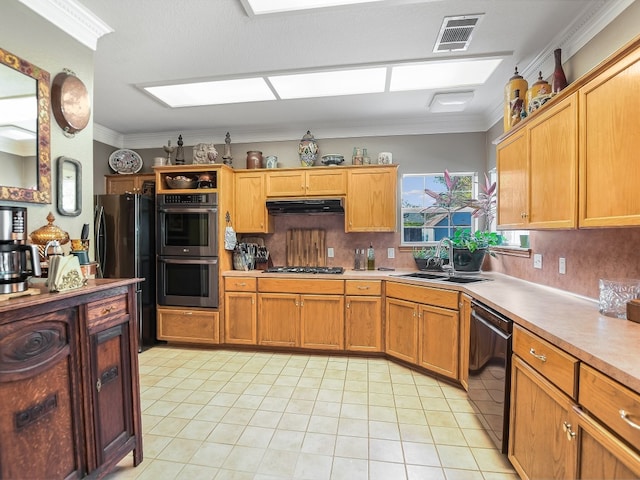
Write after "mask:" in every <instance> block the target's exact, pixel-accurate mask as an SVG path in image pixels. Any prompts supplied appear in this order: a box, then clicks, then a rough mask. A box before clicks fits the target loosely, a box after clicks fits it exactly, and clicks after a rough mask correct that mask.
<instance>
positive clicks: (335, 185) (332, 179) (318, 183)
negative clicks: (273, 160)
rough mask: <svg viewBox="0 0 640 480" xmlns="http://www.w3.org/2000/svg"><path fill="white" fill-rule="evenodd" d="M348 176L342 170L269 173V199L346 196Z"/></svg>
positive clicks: (334, 168) (267, 175)
mask: <svg viewBox="0 0 640 480" xmlns="http://www.w3.org/2000/svg"><path fill="white" fill-rule="evenodd" d="M346 190H347V174H346V172H345V171H344V170H343V169H341V168H336V167H332V168H326V169H324V168H317V169H316V168H314V169H292V170H282V171H269V172H267V173H266V196H267V197H300V196H307V195H308V196H326V195H344V194H345V193H346Z"/></svg>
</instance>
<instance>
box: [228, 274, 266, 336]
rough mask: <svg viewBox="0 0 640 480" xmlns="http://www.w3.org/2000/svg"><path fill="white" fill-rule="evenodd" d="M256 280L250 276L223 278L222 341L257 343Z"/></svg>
mask: <svg viewBox="0 0 640 480" xmlns="http://www.w3.org/2000/svg"><path fill="white" fill-rule="evenodd" d="M257 283H258V282H257V280H256V279H255V278H252V277H227V278H225V279H224V289H225V294H224V305H225V308H224V343H230V344H235V345H256V344H257V343H258V333H257V329H258V302H257V299H258V296H257V294H256V286H257Z"/></svg>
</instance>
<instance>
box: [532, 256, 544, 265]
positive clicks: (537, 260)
mask: <svg viewBox="0 0 640 480" xmlns="http://www.w3.org/2000/svg"><path fill="white" fill-rule="evenodd" d="M533 268H542V254H541V253H535V254H534V255H533Z"/></svg>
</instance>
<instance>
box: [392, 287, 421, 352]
mask: <svg viewBox="0 0 640 480" xmlns="http://www.w3.org/2000/svg"><path fill="white" fill-rule="evenodd" d="M386 320H387V324H386V330H385V352H387V354H388V355H391V356H392V357H396V358H399V359H400V360H404V361H406V362H410V363H417V362H418V307H417V305H416V304H415V303H414V302H408V301H406V300H399V299H396V298H387V308H386Z"/></svg>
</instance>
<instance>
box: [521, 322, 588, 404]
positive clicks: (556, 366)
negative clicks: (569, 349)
mask: <svg viewBox="0 0 640 480" xmlns="http://www.w3.org/2000/svg"><path fill="white" fill-rule="evenodd" d="M513 353H515V354H516V355H518V356H519V357H520V358H522V359H523V360H524V361H525V362H527V363H528V364H529V365H531V366H532V367H533V368H534V369H535V370H537V371H538V372H540V373H541V374H542V375H544V376H545V377H546V378H547V379H548V380H549V381H551V382H552V383H553V384H555V385H556V386H557V387H558V388H560V390H562V391H563V392H564V393H566V394H567V395H569V396H570V397H572V398H574V399H575V398H576V396H577V391H576V387H577V384H576V378H577V376H578V359H577V358H574V357H572V356H571V355H569V354H568V353H565V352H563V351H562V350H560V349H559V348H558V347H555V346H553V345H551V344H550V343H549V342H547V341H546V340H543V339H542V338H540V337H538V336H537V335H534V334H533V333H531V332H528V331H527V330H525V329H523V328H521V327H518V326H517V325H516V326H514V328H513Z"/></svg>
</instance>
